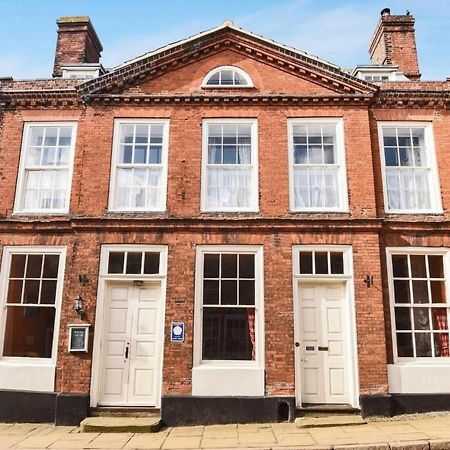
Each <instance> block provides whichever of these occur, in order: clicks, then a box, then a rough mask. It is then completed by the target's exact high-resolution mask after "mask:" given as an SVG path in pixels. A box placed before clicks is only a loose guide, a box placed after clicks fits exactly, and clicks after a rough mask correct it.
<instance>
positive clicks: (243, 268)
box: [239, 254, 255, 278]
mask: <svg viewBox="0 0 450 450" xmlns="http://www.w3.org/2000/svg"><path fill="white" fill-rule="evenodd" d="M239 278H255V255H245V254H242V255H241V254H240V255H239Z"/></svg>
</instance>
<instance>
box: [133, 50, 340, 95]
mask: <svg viewBox="0 0 450 450" xmlns="http://www.w3.org/2000/svg"><path fill="white" fill-rule="evenodd" d="M219 66H236V67H239V68H241V69H243V70H244V71H245V72H247V73H248V75H250V78H251V79H252V81H253V85H254V86H255V88H254V89H241V90H240V91H241V92H242V91H245V92H260V93H265V94H269V93H296V94H299V93H303V92H304V93H308V94H329V93H330V92H332V91H331V90H330V89H327V88H325V87H323V86H320V85H318V84H313V83H311V82H310V81H305V80H303V79H302V78H299V77H296V76H294V75H292V74H289V73H287V72H284V71H282V70H280V69H276V68H274V67H271V66H269V65H267V64H264V63H262V62H261V61H258V60H255V59H253V58H250V57H247V56H243V55H241V54H240V53H237V52H234V51H232V50H224V51H222V52H220V53H218V54H215V55H212V56H209V57H207V58H204V59H202V60H200V61H199V62H198V63H197V64H195V65H193V64H189V65H187V66H185V67H181V68H179V69H174V70H171V71H170V72H168V73H166V74H165V75H162V76H160V77H157V78H153V79H151V80H148V81H145V82H144V83H142V84H141V85H139V86H137V87H134V88H130V89H128V90H127V91H126V92H145V93H158V94H160V93H193V92H199V91H203V92H206V91H208V92H211V88H206V89H204V88H201V87H200V86H201V84H202V81H203V78H204V77H205V75H206V74H207V73H208V72H209V71H210V70H212V69H215V68H216V67H219ZM225 91H227V90H226V89H225ZM215 92H224V89H223V88H220V89H215ZM233 92H236V90H235V89H234V90H233Z"/></svg>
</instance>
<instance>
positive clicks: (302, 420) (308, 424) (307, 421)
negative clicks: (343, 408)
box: [295, 414, 367, 428]
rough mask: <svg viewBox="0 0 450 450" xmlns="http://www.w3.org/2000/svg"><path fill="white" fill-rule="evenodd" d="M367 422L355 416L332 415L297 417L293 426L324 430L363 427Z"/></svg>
mask: <svg viewBox="0 0 450 450" xmlns="http://www.w3.org/2000/svg"><path fill="white" fill-rule="evenodd" d="M366 423H367V422H366V421H365V420H364V419H363V418H362V417H361V416H359V415H357V414H349V415H344V414H333V415H327V416H319V417H311V416H306V417H297V418H296V419H295V425H296V426H297V428H326V427H345V426H354V425H364V424H366Z"/></svg>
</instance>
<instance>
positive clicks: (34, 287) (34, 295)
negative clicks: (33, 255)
mask: <svg viewBox="0 0 450 450" xmlns="http://www.w3.org/2000/svg"><path fill="white" fill-rule="evenodd" d="M39 285H40V282H39V280H25V287H24V291H23V302H24V303H38V301H39Z"/></svg>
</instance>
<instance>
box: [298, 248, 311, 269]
mask: <svg viewBox="0 0 450 450" xmlns="http://www.w3.org/2000/svg"><path fill="white" fill-rule="evenodd" d="M312 272H313V270H312V252H300V273H302V274H304V273H306V274H308V273H312Z"/></svg>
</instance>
